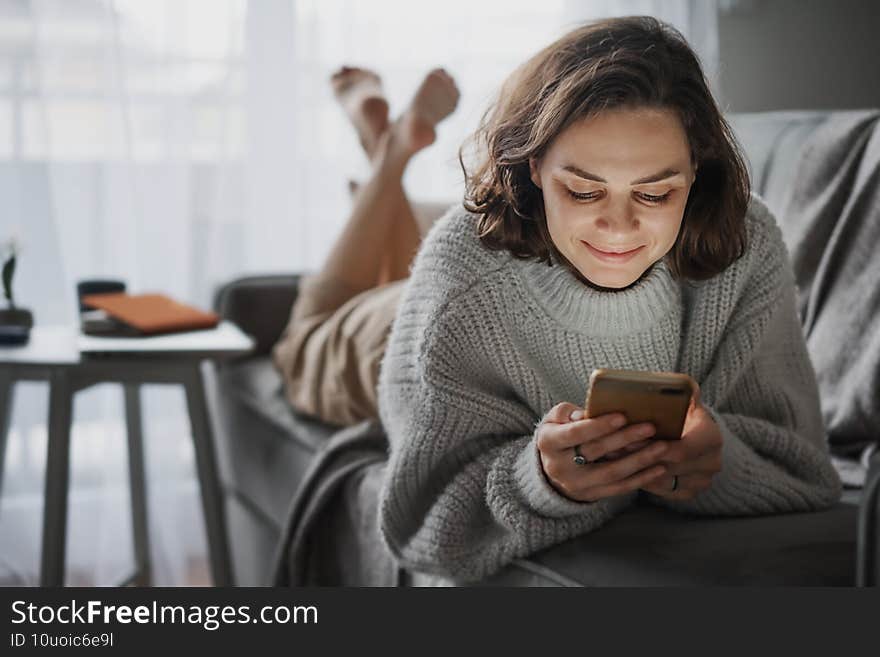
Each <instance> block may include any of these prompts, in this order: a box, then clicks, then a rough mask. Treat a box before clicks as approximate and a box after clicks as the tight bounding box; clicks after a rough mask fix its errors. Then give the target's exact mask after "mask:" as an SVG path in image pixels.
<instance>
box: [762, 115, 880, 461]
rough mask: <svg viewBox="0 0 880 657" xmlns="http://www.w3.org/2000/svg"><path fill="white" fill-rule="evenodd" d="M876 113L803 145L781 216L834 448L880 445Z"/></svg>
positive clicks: (839, 118)
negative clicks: (795, 173)
mask: <svg viewBox="0 0 880 657" xmlns="http://www.w3.org/2000/svg"><path fill="white" fill-rule="evenodd" d="M878 117H880V112H878V111H854V112H841V113H836V114H832V115H831V117H830V118H829V119H828V120H827V121H825V122H824V123H823V124H821V125H820V126H819V127H818V128H817V129H816V131H815V132H814V133H813V134H812V135H811V136H810V139H809V141H808V142H807V143H806V144H805V146H804V150H803V154H802V157H801V161H800V162H799V163H798V164H797V172H798V173H797V176H796V177H795V179H794V183H793V185H792V188H791V194H790V197H789V198H788V199H787V201H786V202H785V204H784V206H783V207H784V209H782V210H781V211H780V212H779V213H778V215H777V219H778V220H779V222H780V225H781V228H782V232H783V235H784V237H785V241H786V242H787V245H788V248H789V251H790V252H791V257H792V263H793V266H794V270H795V279H796V282H797V286H798V304H799V310H800V314H801V321H802V324H803V330H804V335H805V336H806V339H807V347H808V349H809V352H810V357H811V359H812V361H813V365H814V367H815V369H816V375H817V378H818V381H819V390H820V395H821V399H822V416H823V419H824V421H825V427H826V431H827V432H828V437H829V441H830V444H831V449H832V452H833V453H835V454H837V455H839V456H847V457H853V456H857V455H858V454H859V453H861V452H862V450H864V449H865V447H867V446H868V445H869V444H870V443H872V442H876V441H878V440H880V256H878V249H880V127H878V126H880V123H878Z"/></svg>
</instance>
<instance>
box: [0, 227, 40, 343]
mask: <svg viewBox="0 0 880 657" xmlns="http://www.w3.org/2000/svg"><path fill="white" fill-rule="evenodd" d="M17 257H18V244H17V243H16V241H15V240H14V239H11V240H9V241H8V242H7V243H6V244H4V245H3V248H2V250H0V260H2V262H3V269H2V278H3V294H4V296H5V297H6V304H7V307H6V308H5V309H3V310H0V345H22V344H27V341H28V339H29V338H30V335H31V327H32V326H33V325H34V316H33V315H32V314H31V311H30V310H26V309H24V308H16V307H15V298H14V297H13V295H12V277H13V276H14V275H15V261H16V258H17Z"/></svg>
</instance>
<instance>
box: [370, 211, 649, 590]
mask: <svg viewBox="0 0 880 657" xmlns="http://www.w3.org/2000/svg"><path fill="white" fill-rule="evenodd" d="M447 236H448V235H447ZM445 240H446V237H444V235H443V233H442V228H441V229H440V233H439V234H438V231H435V233H434V234H432V235H430V236H429V237H428V239H427V240H426V244H425V246H424V247H423V249H422V251H420V253H419V256H418V257H417V260H416V263H415V264H414V267H413V271H412V275H411V277H410V281H409V285H408V288H407V290H406V291H405V293H404V297H403V299H402V301H401V305H400V307H399V309H398V313H397V317H396V319H395V324H394V326H393V327H392V332H391V335H390V337H389V343H388V347H387V350H386V355H385V358H384V360H383V364H382V370H381V375H380V384H379V408H380V416H381V419H382V423H383V425H384V428H385V430H386V432H387V434H388V439H389V444H390V455H389V461H388V465H387V470H386V476H385V480H384V482H383V489H382V493H381V499H380V510H379V516H380V517H379V522H380V528H381V533H382V536H383V539H384V541H385V543H386V545H387V547H388V548H389V549H390V551H391V553H392V554H393V555H394V556H395V557H396V559H397V560H398V561H399V563H400V564H401V565H403V566H404V567H406V568H409V569H411V570H414V571H420V572H424V573H431V574H436V575H442V576H445V577H450V578H452V579H454V580H457V581H475V580H479V579H481V578H484V577H486V576H488V575H490V574H492V573H494V572H496V571H497V570H499V569H500V568H502V567H503V566H504V565H505V564H507V563H509V562H510V561H512V560H513V559H515V558H518V557H521V556H524V555H527V554H530V553H532V552H534V551H537V550H540V549H542V548H545V547H548V546H550V545H553V544H556V543H559V542H562V541H564V540H566V539H568V538H571V537H574V536H576V535H579V534H583V533H586V532H588V531H590V530H592V529H594V528H596V527H599V526H600V525H601V524H603V523H604V522H605V521H606V520H608V519H609V518H610V517H612V516H613V515H614V514H615V513H616V512H618V511H619V510H621V509H622V508H624V507H625V506H626V505H628V504H629V503H630V502H631V501H632V499H633V498H634V497H635V495H628V496H620V497H618V498H611V499H608V500H602V501H599V502H596V503H581V502H576V501H573V500H570V499H568V498H566V497H564V496H562V495H560V494H559V493H557V492H556V490H555V489H554V488H553V487H551V486H550V484H549V482H548V481H547V480H546V479H545V476H544V473H543V471H542V469H541V466H540V461H539V456H538V452H537V447H536V442H535V436H534V433H535V428H536V421H537V420H538V418H537V417H536V414H535V413H534V412H533V411H532V410H530V409H529V408H527V406H526V405H525V404H524V403H523V402H522V401H520V400H518V399H517V398H516V397H515V395H513V394H511V393H510V391H509V389H508V388H506V387H505V385H504V382H503V376H501V375H499V374H498V373H497V372H495V371H493V368H492V366H491V364H490V362H489V361H490V360H491V359H490V358H488V357H487V355H486V354H487V353H491V351H492V345H491V341H492V340H493V339H503V338H502V337H500V335H499V333H498V332H497V331H496V330H495V328H493V326H492V325H491V323H486V322H484V321H483V320H482V314H481V313H489V312H491V311H489V310H487V309H486V308H485V306H484V305H483V304H482V303H481V302H480V301H479V300H474V299H473V297H472V296H471V299H472V301H473V302H472V303H466V302H464V301H461V300H462V299H467V298H468V295H467V293H466V292H465V291H464V290H466V288H467V287H468V284H469V283H468V280H467V278H466V272H467V271H468V267H467V266H466V264H467V263H466V260H467V257H468V252H467V249H466V247H461V248H457V247H455V246H454V245H449V244H447V246H445V247H442V248H441V247H440V246H438V244H439V243H441V242H445ZM438 251H442V253H445V254H447V255H448V254H449V253H455V254H456V255H455V257H456V258H457V259H464V260H465V266H450V263H449V262H448V258H447V256H442V253H438ZM441 256H442V257H441ZM453 264H454V263H453ZM477 269H479V268H477ZM454 290H458V292H451V291H454ZM487 319H488V318H487Z"/></svg>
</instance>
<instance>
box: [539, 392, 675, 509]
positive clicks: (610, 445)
mask: <svg viewBox="0 0 880 657" xmlns="http://www.w3.org/2000/svg"><path fill="white" fill-rule="evenodd" d="M624 424H626V418H625V417H624V416H623V415H622V414H620V413H609V414H608V415H602V416H599V417H595V418H584V412H583V409H581V408H579V407H578V406H575V405H574V404H570V403H568V402H562V403H560V404H557V405H556V406H554V407H553V408H552V409H550V411H549V412H548V413H547V415H545V416H544V419H543V420H542V421H541V424H540V425H539V426H538V429H537V440H536V442H537V446H538V452H539V454H540V458H541V467H542V468H543V469H544V474H545V475H546V476H547V479H548V481H549V482H550V484H551V485H552V486H553V487H554V488H555V489H556V490H557V491H559V492H560V493H561V494H562V495H564V496H565V497H568V498H570V499H572V500H576V501H578V502H595V501H596V500H600V499H602V498H604V497H612V496H614V495H622V494H624V493H628V492H631V491H635V490H638V489H639V488H646V487H647V486H650V485H652V484H654V483H655V482H657V481H658V480H659V479H660V478H662V477H664V476H666V474H667V472H668V471H667V467H666V466H664V465H662V464H660V458H661V457H662V456H663V455H664V454H666V452H667V450H668V444H667V441H653V442H651V443H650V444H648V445H647V446H645V445H644V443H645V441H646V439H647V438H649V437H650V436H653V435H654V427H653V425H651V424H650V423H641V424H633V425H630V426H627V427H624ZM575 447H578V448H579V450H580V454H581V455H582V456H583V457H584V458H585V459H586V460H587V463H586V464H585V465H578V464H577V463H575V462H574V456H575V451H574V448H575ZM633 449H637V451H632V452H631V453H630V450H633ZM609 455H618V456H619V458H617V459H616V460H613V461H601V462H599V461H600V459H603V458H604V457H606V456H609ZM621 455H622V456H621Z"/></svg>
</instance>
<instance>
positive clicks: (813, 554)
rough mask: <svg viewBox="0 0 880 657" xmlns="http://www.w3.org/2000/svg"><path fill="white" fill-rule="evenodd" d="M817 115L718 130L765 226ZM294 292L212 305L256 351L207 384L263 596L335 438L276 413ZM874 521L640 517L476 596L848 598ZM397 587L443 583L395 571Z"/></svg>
mask: <svg viewBox="0 0 880 657" xmlns="http://www.w3.org/2000/svg"><path fill="white" fill-rule="evenodd" d="M828 116H830V115H829V114H826V113H822V112H773V113H762V114H751V115H738V116H737V115H734V116H731V117H730V118H731V123H732V125H733V127H734V130H735V132H736V133H737V137H738V138H739V140H740V142H741V143H742V144H743V146H744V149H745V151H746V153H747V156H748V158H749V163H750V169H751V172H752V180H753V186H754V189H755V191H757V192H758V193H759V194H761V195H762V196H763V197H764V198H765V199H766V200H767V202H768V204H769V205H770V207H771V209H773V210H774V212H777V216H779V214H778V213H779V212H780V211H781V209H782V208H784V204H785V199H786V198H787V194H788V192H789V189H790V188H791V186H792V185H793V184H794V182H795V181H796V178H797V175H798V166H797V165H798V162H800V161H801V159H802V157H803V148H804V145H805V144H807V143H808V142H809V137H810V136H811V135H812V134H813V133H814V131H816V130H817V128H818V127H819V126H821V125H822V124H823V122H825V121H826V120H827V118H828ZM781 223H783V224H784V223H785V222H781ZM783 230H784V231H785V228H783ZM297 283H298V276H297V275H273V276H264V277H248V278H243V279H239V280H236V281H233V282H231V283H229V284H227V285H225V286H224V287H223V288H221V289H220V290H219V291H218V293H217V296H216V301H215V306H216V310H217V311H218V312H219V313H220V314H221V315H222V316H224V317H226V318H228V319H231V320H233V321H235V322H236V323H238V324H239V325H240V326H241V327H242V328H243V329H244V330H245V331H246V332H248V333H250V334H251V335H253V336H254V337H255V338H256V341H257V346H256V349H255V351H254V353H253V354H251V355H250V356H248V357H246V358H243V359H240V360H238V361H235V362H232V363H229V364H226V365H224V366H222V367H221V368H220V369H218V370H216V371H215V376H213V377H211V379H210V380H209V392H210V393H211V394H212V397H213V400H214V407H215V411H216V417H217V420H218V427H217V436H218V441H219V445H218V454H219V458H220V468H221V476H222V478H223V486H224V492H225V496H226V500H225V501H226V510H227V514H228V520H229V534H230V541H231V548H232V553H233V561H234V566H235V579H236V582H237V583H238V584H240V585H265V584H268V583H270V581H271V574H272V569H273V567H274V563H273V559H274V557H275V556H276V551H277V550H278V544H279V540H280V537H281V533H282V531H283V527H284V525H285V522H286V519H287V515H288V512H289V507H290V504H291V500H292V499H293V498H294V495H295V493H296V492H297V489H298V487H299V486H300V484H301V483H302V481H303V477H304V476H305V474H306V472H307V470H308V469H309V467H310V465H311V464H312V463H313V461H314V460H315V458H316V455H317V454H318V453H319V451H320V450H321V448H322V446H323V445H326V443H327V441H328V440H329V439H330V436H332V435H333V434H334V433H335V432H336V431H337V430H338V427H333V426H329V425H326V424H323V423H321V422H319V421H316V420H314V419H312V418H308V417H305V416H303V415H300V414H298V413H297V412H295V411H294V410H293V409H292V408H291V407H290V406H289V404H287V402H286V401H285V399H284V395H283V391H282V384H281V379H280V377H279V375H278V373H277V372H276V371H275V369H274V368H273V365H272V363H271V360H270V356H269V352H270V349H271V347H272V345H273V344H274V342H275V340H276V339H277V338H278V336H279V334H280V333H281V331H282V329H283V328H284V325H285V323H286V322H287V319H288V314H289V311H290V307H291V304H292V303H293V301H294V299H295V297H296V290H297ZM878 434H880V430H878ZM843 451H846V450H843ZM848 456H851V457H852V452H850V453H849V454H848ZM876 460H877V459H876V458H875V459H874V461H875V463H874V465H873V466H872V467H874V468H875V470H876V471H872V473H871V474H870V475H869V478H870V477H871V476H873V478H874V480H877V479H878V478H880V467H877V463H876ZM876 488H877V484H874V485H873V489H876ZM873 489H872V490H873ZM864 490H868V487H865V489H864ZM869 498H870V499H869ZM869 502H870V504H869ZM860 504H861V508H860ZM860 514H861V515H860ZM877 519H878V514H877V509H876V490H875V491H874V493H872V495H870V496H869V495H863V489H858V488H853V489H849V490H847V491H846V492H845V494H844V499H843V500H842V501H841V502H840V504H838V505H837V506H835V507H834V508H832V509H830V510H826V511H822V512H817V513H809V514H790V515H777V516H766V517H760V518H725V519H696V518H688V517H685V516H681V515H678V514H675V513H672V512H670V511H666V510H662V509H659V508H656V507H642V506H640V507H636V508H634V509H632V510H631V511H628V512H626V513H624V514H622V515H621V516H620V517H618V518H616V519H614V520H612V521H611V522H609V523H608V524H607V525H606V526H604V527H603V528H601V529H600V530H598V531H596V532H593V533H592V534H589V535H586V536H582V537H578V538H576V539H573V540H571V541H568V542H566V543H563V544H560V545H557V546H554V547H552V548H549V549H547V550H544V551H542V552H540V553H538V554H535V555H531V556H530V557H528V558H526V559H520V560H518V561H516V562H514V563H513V564H511V565H510V566H509V567H507V568H506V569H505V570H503V571H501V572H499V573H497V574H496V575H494V576H493V577H491V578H489V579H487V580H486V581H485V582H483V583H484V584H487V585H575V586H584V585H707V584H708V585H712V584H787V585H791V584H797V585H852V584H853V583H855V582H856V578H857V576H858V577H860V578H861V580H860V582H861V583H876V579H877V573H876V567H875V564H876V563H877V562H878V554H877V541H876V540H875V539H876V535H877V529H876V523H877ZM857 538H858V539H859V540H861V541H862V543H861V544H858V543H859V541H858V540H857ZM857 571H858V572H857ZM400 583H404V584H415V585H419V584H437V583H450V582H438V581H437V580H436V579H435V578H429V577H423V576H421V575H420V574H418V573H407V572H405V571H402V572H401V578H400Z"/></svg>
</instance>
